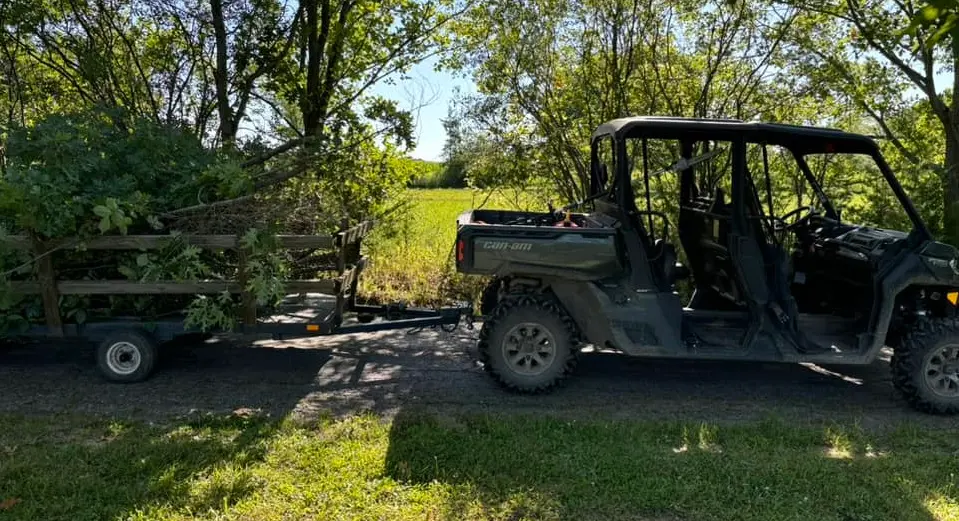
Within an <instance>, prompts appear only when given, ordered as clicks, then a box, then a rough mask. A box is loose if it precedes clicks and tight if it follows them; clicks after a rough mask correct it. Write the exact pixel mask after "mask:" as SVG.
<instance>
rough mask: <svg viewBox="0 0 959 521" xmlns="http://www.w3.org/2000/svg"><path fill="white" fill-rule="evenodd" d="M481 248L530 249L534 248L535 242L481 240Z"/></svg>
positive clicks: (503, 249) (502, 249)
mask: <svg viewBox="0 0 959 521" xmlns="http://www.w3.org/2000/svg"><path fill="white" fill-rule="evenodd" d="M480 248H481V249H483V250H501V251H530V250H531V249H533V244H532V243H529V242H510V241H481V242H480Z"/></svg>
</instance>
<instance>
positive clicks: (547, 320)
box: [479, 296, 578, 394]
mask: <svg viewBox="0 0 959 521" xmlns="http://www.w3.org/2000/svg"><path fill="white" fill-rule="evenodd" d="M577 347H578V336H577V334H576V325H575V324H574V323H573V321H572V319H571V318H570V317H569V315H567V314H566V312H565V311H564V310H563V309H562V308H560V306H559V305H558V304H557V303H556V301H555V300H553V299H550V298H548V297H544V296H535V297H534V296H521V297H506V298H504V299H502V300H500V302H499V303H498V304H497V305H496V308H495V309H494V311H493V313H492V316H491V317H490V318H489V319H488V320H487V321H486V322H485V323H484V324H483V329H482V331H480V342H479V354H480V361H482V362H483V365H484V368H485V369H486V371H488V372H489V373H490V374H491V375H492V376H493V378H494V379H495V380H496V381H497V382H498V383H499V384H500V385H502V386H503V387H505V388H507V389H509V390H511V391H515V392H519V393H525V394H537V393H543V392H548V391H550V390H552V389H553V388H555V387H556V386H558V385H560V384H561V383H562V382H563V381H564V380H565V379H566V378H567V377H568V376H569V375H570V374H571V373H572V372H573V369H574V368H575V367H576V362H577V354H578V353H577Z"/></svg>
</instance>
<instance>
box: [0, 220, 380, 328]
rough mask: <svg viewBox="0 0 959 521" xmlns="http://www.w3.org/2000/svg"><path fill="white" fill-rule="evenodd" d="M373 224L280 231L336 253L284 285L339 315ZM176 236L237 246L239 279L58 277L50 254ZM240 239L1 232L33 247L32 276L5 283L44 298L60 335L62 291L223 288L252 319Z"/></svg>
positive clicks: (351, 294) (152, 245)
mask: <svg viewBox="0 0 959 521" xmlns="http://www.w3.org/2000/svg"><path fill="white" fill-rule="evenodd" d="M372 227H373V222H372V221H364V222H362V223H360V224H358V225H356V226H353V227H352V228H346V225H345V223H344V226H343V227H342V229H341V231H339V232H337V233H335V234H333V235H332V236H322V235H279V236H277V239H278V240H279V244H280V247H281V248H283V249H289V250H295V249H315V250H335V251H336V253H337V264H336V272H337V276H336V278H333V279H316V280H288V281H284V286H285V287H286V289H287V291H288V292H289V293H291V294H296V293H323V294H328V295H335V296H336V308H335V310H334V314H335V316H334V320H339V319H341V318H342V316H343V313H344V311H346V310H347V309H348V308H349V307H352V306H353V305H354V304H355V297H356V284H357V280H358V278H359V275H360V272H361V271H362V270H363V267H364V266H365V263H366V262H365V259H364V258H363V257H362V255H361V253H360V247H361V244H362V241H363V238H364V237H366V235H367V234H368V233H369V232H370V230H371V229H372ZM175 239H179V240H182V241H183V242H184V243H185V244H189V245H194V246H197V247H200V248H203V249H212V250H236V251H238V253H239V259H240V266H239V277H238V280H217V281H189V282H179V281H156V282H139V281H131V280H98V281H88V280H82V281H81V280H57V275H56V268H55V262H54V254H55V252H56V251H59V250H69V249H73V248H78V247H82V248H85V249H87V250H114V251H116V250H156V249H160V248H163V247H164V246H166V245H167V244H169V242H170V241H171V240H175ZM240 241H241V239H240V237H238V236H233V235H187V234H183V235H177V236H171V235H123V236H102V237H93V238H89V239H84V240H82V241H81V240H77V239H60V240H56V241H45V242H44V241H40V240H37V239H36V238H34V237H30V236H23V235H15V236H7V237H0V245H2V246H3V247H6V248H12V249H17V250H24V251H32V252H33V254H34V255H35V258H36V259H37V261H36V273H37V280H36V281H26V282H20V281H14V282H11V283H10V287H11V289H12V290H13V292H14V293H20V294H25V295H29V294H33V295H36V294H39V295H40V296H41V298H42V300H43V309H44V315H45V319H46V325H47V328H48V329H49V331H50V334H51V336H62V335H63V319H62V317H61V316H60V306H59V300H60V296H61V295H160V294H217V293H222V292H224V291H228V292H230V293H233V294H239V295H240V296H241V297H240V298H241V301H242V317H241V318H242V322H243V324H244V325H247V326H252V325H254V324H256V321H257V315H256V302H255V299H254V297H253V295H251V294H250V293H249V292H248V291H247V290H246V276H245V273H246V270H245V269H244V267H245V263H246V258H247V252H246V251H245V249H243V248H242V247H241V242H240Z"/></svg>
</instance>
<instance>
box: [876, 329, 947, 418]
mask: <svg viewBox="0 0 959 521" xmlns="http://www.w3.org/2000/svg"><path fill="white" fill-rule="evenodd" d="M890 365H891V366H892V374H893V385H894V386H895V388H896V389H897V390H898V391H899V392H900V393H901V394H902V395H903V397H904V398H905V399H906V401H907V402H908V403H909V405H911V406H912V407H913V408H914V409H916V410H919V411H922V412H925V413H930V414H957V413H959V373H956V371H959V321H957V320H955V319H939V320H924V321H920V322H919V323H917V324H916V326H915V327H914V328H913V329H912V330H911V331H909V332H907V333H905V334H903V335H902V337H901V338H900V340H899V342H898V345H896V346H894V352H893V356H892V361H891V364H890Z"/></svg>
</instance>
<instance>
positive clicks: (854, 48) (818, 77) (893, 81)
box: [788, 0, 959, 242]
mask: <svg viewBox="0 0 959 521" xmlns="http://www.w3.org/2000/svg"><path fill="white" fill-rule="evenodd" d="M788 4H789V5H790V6H791V7H798V8H800V9H801V10H802V11H803V15H802V18H801V19H800V20H799V21H798V23H799V24H800V25H801V26H802V27H803V28H804V30H803V31H798V32H796V33H794V36H795V37H796V39H795V40H794V41H793V43H794V44H795V45H796V51H797V54H796V55H795V58H796V59H795V60H794V61H793V66H794V67H796V68H798V69H799V70H800V71H801V73H802V74H803V75H805V76H806V77H808V78H811V80H810V82H818V83H821V84H822V85H823V86H825V88H826V89H828V90H829V91H830V92H831V93H832V94H834V95H836V96H840V97H844V98H846V99H849V100H850V101H851V102H852V103H854V104H855V105H856V106H858V107H859V108H860V109H861V110H862V111H863V112H864V113H865V114H867V115H868V116H869V117H870V118H871V119H872V120H873V121H874V123H875V125H876V127H877V128H878V129H879V131H880V132H881V133H882V134H883V135H884V136H885V137H886V138H887V139H888V140H889V142H890V143H891V144H892V146H894V147H895V149H896V150H897V152H898V154H899V155H901V156H902V157H903V158H905V159H907V160H908V161H909V162H910V163H911V164H912V165H914V166H918V167H924V168H930V167H931V168H935V170H936V171H937V172H938V177H939V182H940V184H941V187H942V190H941V197H942V199H941V202H940V205H941V207H942V208H943V211H942V213H941V215H942V230H943V234H944V235H945V236H946V238H948V239H950V240H951V241H953V242H957V241H959V76H957V75H956V74H955V72H956V64H957V63H959V46H957V45H954V41H953V40H952V38H951V36H950V35H951V34H952V31H953V29H952V27H953V26H952V25H951V24H952V23H954V22H951V21H950V20H952V18H951V14H950V13H949V11H948V9H946V10H943V11H941V13H942V18H940V17H939V13H940V11H936V17H935V18H932V17H930V18H929V19H928V23H916V24H912V23H911V22H912V21H913V20H916V19H917V17H918V18H919V19H922V20H926V19H925V17H924V15H923V13H928V9H927V8H922V9H920V8H919V7H918V6H917V5H916V4H914V3H913V2H908V1H907V2H898V1H887V0H798V1H789V2H788ZM938 4H939V2H938V0H936V1H935V2H933V3H931V4H930V5H938ZM927 7H928V6H927ZM953 9H954V7H953ZM937 21H939V23H938V24H937ZM943 28H945V29H943ZM941 72H949V73H952V76H953V78H952V82H951V83H950V84H949V85H947V86H943V85H939V84H937V74H938V73H941ZM911 91H912V92H917V93H918V95H919V96H921V99H922V100H923V103H924V104H925V105H926V107H928V110H929V111H930V113H931V114H932V115H933V117H934V120H935V121H936V122H937V127H938V128H937V129H936V133H937V134H939V135H941V136H942V138H943V140H942V154H941V160H939V161H938V164H934V163H935V161H933V160H932V159H933V158H931V157H930V156H928V155H922V154H920V153H919V150H920V147H919V145H918V143H916V142H915V141H913V140H911V139H908V138H907V137H906V135H905V134H902V133H900V132H896V131H895V129H893V127H892V126H891V125H890V120H892V119H896V118H901V117H902V116H903V115H904V114H906V113H908V112H909V111H910V110H912V108H913V103H912V101H911V98H912V93H911ZM937 224H938V223H933V225H934V226H936V225H937ZM936 228H938V226H936Z"/></svg>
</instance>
